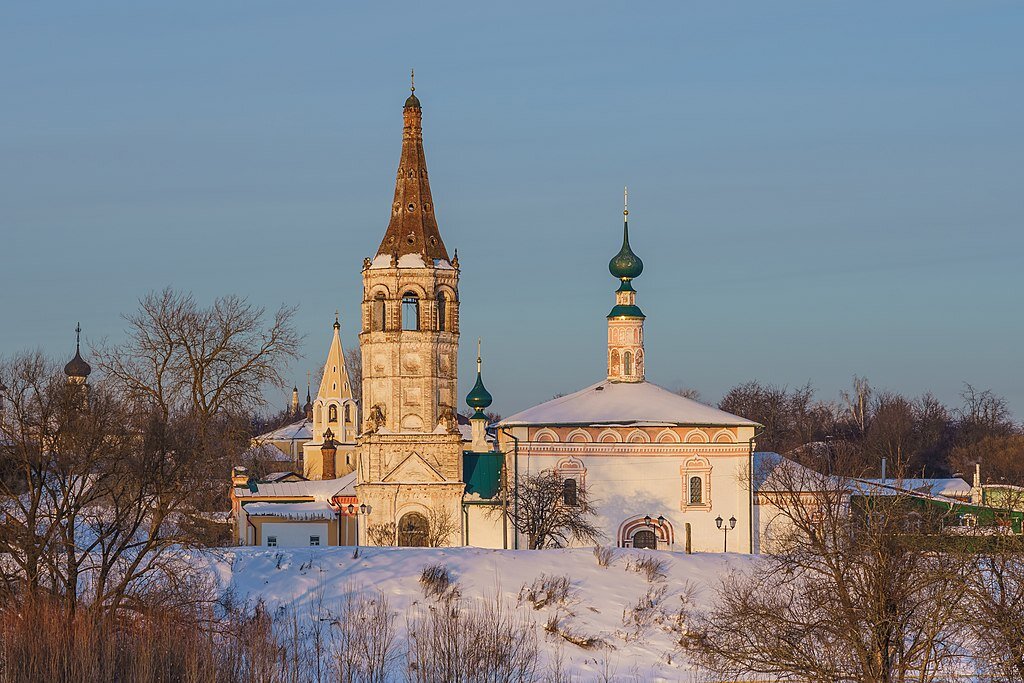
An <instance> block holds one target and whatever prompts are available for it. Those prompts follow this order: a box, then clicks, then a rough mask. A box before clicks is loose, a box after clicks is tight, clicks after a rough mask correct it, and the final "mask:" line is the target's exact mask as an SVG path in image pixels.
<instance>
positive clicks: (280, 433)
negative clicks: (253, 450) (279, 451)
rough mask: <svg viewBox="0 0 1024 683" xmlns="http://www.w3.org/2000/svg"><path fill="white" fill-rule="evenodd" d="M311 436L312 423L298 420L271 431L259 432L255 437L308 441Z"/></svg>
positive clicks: (265, 439)
mask: <svg viewBox="0 0 1024 683" xmlns="http://www.w3.org/2000/svg"><path fill="white" fill-rule="evenodd" d="M312 438H313V423H312V422H311V421H309V420H299V421H298V422H293V423H291V424H289V425H285V426H284V427H279V428H278V429H275V430H274V431H272V432H267V433H266V434H260V435H259V436H257V437H256V441H259V442H268V441H309V440H310V439H312Z"/></svg>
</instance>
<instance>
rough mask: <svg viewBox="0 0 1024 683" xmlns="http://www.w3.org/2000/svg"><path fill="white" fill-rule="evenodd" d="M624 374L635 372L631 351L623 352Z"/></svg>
mask: <svg viewBox="0 0 1024 683" xmlns="http://www.w3.org/2000/svg"><path fill="white" fill-rule="evenodd" d="M622 374H623V375H632V374H633V354H631V353H630V352H629V351H626V352H624V353H623V354H622Z"/></svg>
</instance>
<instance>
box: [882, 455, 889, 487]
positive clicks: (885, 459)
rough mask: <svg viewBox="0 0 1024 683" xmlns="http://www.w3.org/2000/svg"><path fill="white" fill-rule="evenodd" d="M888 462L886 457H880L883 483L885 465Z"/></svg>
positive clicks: (883, 480) (883, 481)
mask: <svg viewBox="0 0 1024 683" xmlns="http://www.w3.org/2000/svg"><path fill="white" fill-rule="evenodd" d="M887 464H888V459H887V458H882V483H883V484H884V483H885V466H886V465H887Z"/></svg>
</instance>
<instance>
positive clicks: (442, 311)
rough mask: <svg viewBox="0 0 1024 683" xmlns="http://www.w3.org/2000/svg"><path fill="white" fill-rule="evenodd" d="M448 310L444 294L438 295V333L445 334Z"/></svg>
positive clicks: (439, 293)
mask: <svg viewBox="0 0 1024 683" xmlns="http://www.w3.org/2000/svg"><path fill="white" fill-rule="evenodd" d="M447 312H448V308H447V306H446V305H445V300H444V292H438V293H437V330H438V332H444V330H445V316H446V315H447Z"/></svg>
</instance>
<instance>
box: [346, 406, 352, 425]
mask: <svg viewBox="0 0 1024 683" xmlns="http://www.w3.org/2000/svg"><path fill="white" fill-rule="evenodd" d="M351 421H352V406H351V405H349V404H348V403H346V404H345V422H351Z"/></svg>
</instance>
